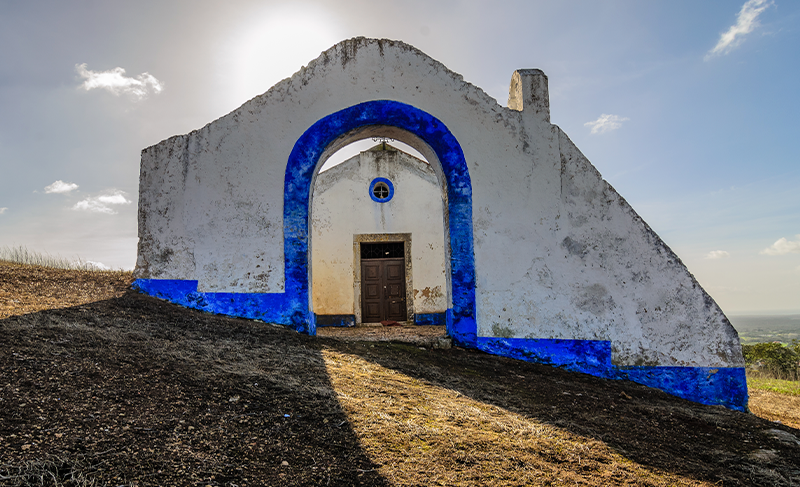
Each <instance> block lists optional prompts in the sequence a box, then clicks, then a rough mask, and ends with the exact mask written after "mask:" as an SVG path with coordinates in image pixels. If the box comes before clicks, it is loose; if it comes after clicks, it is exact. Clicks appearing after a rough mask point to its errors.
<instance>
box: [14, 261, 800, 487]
mask: <svg viewBox="0 0 800 487" xmlns="http://www.w3.org/2000/svg"><path fill="white" fill-rule="evenodd" d="M130 279H131V277H130V274H125V273H97V272H94V273H91V272H81V271H60V270H51V269H43V268H38V267H31V266H23V265H16V264H7V263H0V340H2V344H3V345H2V348H0V485H9V486H11V485H70V486H73V485H74V486H79V485H80V486H83V485H112V486H144V485H152V486H168V485H201V486H204V485H213V486H229V487H241V486H260V485H369V486H384V485H385V486H389V485H592V486H605V485H659V486H661V485H663V486H667V485H725V486H734V485H759V486H767V485H768V486H791V485H800V431H799V430H797V429H794V428H792V427H790V426H789V425H787V424H782V423H777V422H774V421H775V419H776V418H784V416H781V412H780V411H778V410H775V409H774V408H773V409H770V410H769V411H767V412H765V413H762V412H760V413H759V414H762V415H764V416H765V417H768V418H770V419H769V420H768V419H763V418H759V417H757V416H755V415H753V414H747V413H737V412H733V411H729V410H726V409H724V408H721V407H709V406H701V405H698V404H694V403H690V402H687V401H684V400H681V399H678V398H675V397H673V396H669V395H667V394H665V393H662V392H660V391H657V390H654V389H649V388H647V387H644V386H640V385H637V384H633V383H629V382H622V381H606V380H601V379H597V378H594V377H590V376H587V375H583V374H574V373H568V372H564V371H562V370H559V369H555V368H551V367H546V366H540V365H535V364H529V363H524V362H519V361H514V360H510V359H506V358H502V357H495V356H490V355H487V354H483V353H480V352H475V351H469V350H463V349H459V348H452V349H441V348H433V347H430V346H425V345H424V344H422V345H421V344H420V342H408V341H400V340H405V339H404V338H403V337H400V336H394V337H382V338H380V340H390V341H380V340H379V339H377V338H376V339H375V340H376V341H366V340H360V339H358V337H354V336H350V337H348V339H342V337H338V336H326V337H308V336H304V335H300V334H297V333H295V332H293V331H289V330H286V329H284V328H282V327H279V326H274V325H269V324H265V323H259V322H253V321H248V320H242V319H234V318H228V317H221V316H215V315H210V314H205V313H200V312H196V311H192V310H187V309H183V308H180V307H177V306H174V305H171V304H168V303H165V302H163V301H160V300H157V299H154V298H150V297H146V296H142V295H140V294H137V293H135V292H133V291H130V290H129V289H128V286H129V283H130ZM374 331H377V330H374ZM426 331H427V332H429V333H430V334H431V335H432V336H434V335H436V334H438V333H440V330H435V329H430V330H426ZM356 332H357V330H356V331H354V330H349V331H342V332H341V333H344V334H353V333H356ZM329 333H330V334H331V335H336V332H335V331H327V330H326V334H329ZM387 333H388V332H387ZM391 333H400V332H399V331H397V332H391ZM402 333H405V334H408V333H409V331H408V330H406V331H403V332H402ZM373 338H375V337H373ZM422 339H428V338H425V337H423V338H422ZM751 404H752V405H755V404H754V403H751ZM765 404H766V403H765ZM765 407H766V408H770V407H772V406H769V405H766V406H765ZM753 409H754V410H755V409H756V408H755V407H753ZM789 409H791V406H790V407H789ZM789 412H790V413H791V411H789ZM793 414H795V417H796V411H795V412H794V413H793ZM770 415H772V416H770ZM785 422H786V421H784V423H785ZM793 424H794V423H793ZM794 426H795V427H796V426H798V425H797V424H794Z"/></svg>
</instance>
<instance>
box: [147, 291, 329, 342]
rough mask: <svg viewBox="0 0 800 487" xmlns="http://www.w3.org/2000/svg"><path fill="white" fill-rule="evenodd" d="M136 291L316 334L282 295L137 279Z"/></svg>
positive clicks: (208, 310) (313, 326)
mask: <svg viewBox="0 0 800 487" xmlns="http://www.w3.org/2000/svg"><path fill="white" fill-rule="evenodd" d="M133 288H134V289H136V290H137V291H140V292H143V293H145V294H149V295H150V296H154V297H157V298H161V299H165V300H167V301H170V302H173V303H175V304H179V305H181V306H185V307H187V308H192V309H197V310H200V311H205V312H208V313H215V314H221V315H228V316H238V317H240V318H248V319H251V320H261V321H266V322H268V323H278V324H282V325H288V326H291V327H292V328H294V329H295V330H297V331H299V332H301V333H308V334H310V335H313V334H316V331H317V329H316V326H315V322H313V321H311V322H303V321H301V320H299V319H298V317H297V316H296V314H295V310H294V309H292V308H291V307H289V306H287V300H286V299H285V298H284V295H283V294H272V293H202V292H198V291H197V281H189V280H173V279H136V280H135V281H133Z"/></svg>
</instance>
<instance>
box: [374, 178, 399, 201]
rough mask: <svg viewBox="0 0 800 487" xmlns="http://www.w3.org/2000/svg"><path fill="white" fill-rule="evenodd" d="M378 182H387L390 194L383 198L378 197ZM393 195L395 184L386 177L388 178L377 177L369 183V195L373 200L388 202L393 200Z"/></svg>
mask: <svg viewBox="0 0 800 487" xmlns="http://www.w3.org/2000/svg"><path fill="white" fill-rule="evenodd" d="M378 183H383V184H385V185H386V187H387V188H388V190H389V194H388V195H386V196H385V197H383V198H378V197H377V196H376V195H375V185H376V184H378ZM393 196H394V184H392V182H391V181H389V180H388V179H386V178H375V179H373V180H372V182H371V183H369V197H370V198H372V201H375V202H377V203H386V202H387V201H389V200H391V199H392V197H393Z"/></svg>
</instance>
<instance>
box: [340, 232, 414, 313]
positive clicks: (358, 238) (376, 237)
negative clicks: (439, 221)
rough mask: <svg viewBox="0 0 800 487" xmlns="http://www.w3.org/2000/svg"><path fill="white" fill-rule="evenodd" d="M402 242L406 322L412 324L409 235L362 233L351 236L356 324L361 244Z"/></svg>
mask: <svg viewBox="0 0 800 487" xmlns="http://www.w3.org/2000/svg"><path fill="white" fill-rule="evenodd" d="M362 242H364V243H374V242H403V254H404V261H405V264H406V321H409V322H411V323H414V279H413V278H412V275H411V234H410V233H364V234H355V235H353V274H354V275H353V314H354V315H355V322H356V324H360V323H363V321H362V320H361V317H362V313H361V243H362Z"/></svg>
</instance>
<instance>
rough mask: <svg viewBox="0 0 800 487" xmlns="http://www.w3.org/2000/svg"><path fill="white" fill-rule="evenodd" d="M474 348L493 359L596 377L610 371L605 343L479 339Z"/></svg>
mask: <svg viewBox="0 0 800 487" xmlns="http://www.w3.org/2000/svg"><path fill="white" fill-rule="evenodd" d="M477 345H478V346H477V348H479V349H480V350H483V351H484V352H488V353H491V354H494V355H502V356H504V357H511V358H515V359H519V360H525V361H527V362H535V363H538V364H546V365H553V366H555V367H561V368H564V369H566V370H571V371H575V372H584V373H587V374H592V375H598V376H603V375H601V374H605V373H606V371H608V370H609V369H610V368H611V367H612V365H611V342H609V341H602V340H556V339H545V338H537V339H529V338H487V337H479V338H478V339H477Z"/></svg>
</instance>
